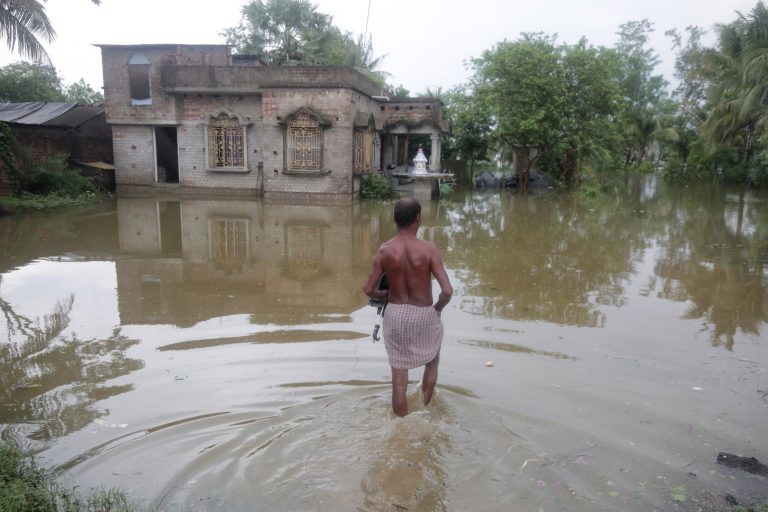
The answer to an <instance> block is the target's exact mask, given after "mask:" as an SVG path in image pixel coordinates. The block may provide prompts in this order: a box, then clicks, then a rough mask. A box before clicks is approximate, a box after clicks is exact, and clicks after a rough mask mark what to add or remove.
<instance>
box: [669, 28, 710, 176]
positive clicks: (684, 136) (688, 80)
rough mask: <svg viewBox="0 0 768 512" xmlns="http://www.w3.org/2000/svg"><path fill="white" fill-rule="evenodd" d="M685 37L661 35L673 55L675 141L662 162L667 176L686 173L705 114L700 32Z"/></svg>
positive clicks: (704, 53)
mask: <svg viewBox="0 0 768 512" xmlns="http://www.w3.org/2000/svg"><path fill="white" fill-rule="evenodd" d="M685 32H686V34H687V38H686V39H685V41H684V40H683V36H682V35H681V34H680V33H678V31H677V30H674V29H673V30H668V31H667V32H666V33H665V34H666V35H667V36H669V37H670V38H671V39H672V43H673V45H672V49H673V50H674V51H675V52H676V55H675V78H676V79H677V81H678V85H677V88H675V90H674V92H673V99H674V101H675V102H676V107H675V112H674V115H673V116H672V119H671V121H670V125H671V126H672V127H673V128H674V130H675V132H676V134H677V136H678V137H677V141H676V142H674V143H672V144H671V145H670V149H671V154H670V157H671V158H668V159H667V160H668V161H667V162H666V169H665V170H666V172H667V173H668V175H673V174H674V175H678V174H681V173H686V174H687V170H688V159H689V156H690V154H691V151H692V150H693V148H694V147H695V144H696V142H697V140H698V135H699V126H700V125H701V123H702V122H703V121H704V120H705V118H706V115H707V110H706V108H707V105H706V101H707V89H708V87H709V85H710V76H711V73H710V71H709V66H708V63H707V61H708V58H707V55H708V53H709V51H710V50H709V49H707V48H706V47H704V46H703V44H702V38H703V37H704V35H705V34H706V32H705V31H704V30H702V29H701V28H699V27H696V26H688V27H686V28H685Z"/></svg>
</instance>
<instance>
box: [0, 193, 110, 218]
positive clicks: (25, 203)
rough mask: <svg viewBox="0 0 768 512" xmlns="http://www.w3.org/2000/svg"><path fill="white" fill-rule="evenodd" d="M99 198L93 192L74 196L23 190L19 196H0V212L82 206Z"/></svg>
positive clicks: (99, 196)
mask: <svg viewBox="0 0 768 512" xmlns="http://www.w3.org/2000/svg"><path fill="white" fill-rule="evenodd" d="M100 199H101V194H99V193H94V192H83V193H82V194H79V195H77V196H74V197H71V196H66V195H61V194H58V193H52V194H48V195H38V194H30V193H28V192H24V193H22V194H21V195H19V196H10V197H0V214H1V213H16V212H20V211H24V210H45V209H51V208H61V207H64V206H83V205H87V204H93V203H96V202H98V201H99V200H100Z"/></svg>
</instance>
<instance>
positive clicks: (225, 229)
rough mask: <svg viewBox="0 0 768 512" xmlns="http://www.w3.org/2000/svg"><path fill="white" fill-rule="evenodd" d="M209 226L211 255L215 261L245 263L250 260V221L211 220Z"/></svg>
mask: <svg viewBox="0 0 768 512" xmlns="http://www.w3.org/2000/svg"><path fill="white" fill-rule="evenodd" d="M209 225H210V231H211V239H210V244H211V245H210V251H211V252H210V254H211V259H212V260H213V261H220V262H243V261H246V260H247V259H248V257H249V250H248V221H246V220H242V219H211V220H209Z"/></svg>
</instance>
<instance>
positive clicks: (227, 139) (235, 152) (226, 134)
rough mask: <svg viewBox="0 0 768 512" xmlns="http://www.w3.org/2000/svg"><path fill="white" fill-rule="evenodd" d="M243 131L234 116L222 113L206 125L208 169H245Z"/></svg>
mask: <svg viewBox="0 0 768 512" xmlns="http://www.w3.org/2000/svg"><path fill="white" fill-rule="evenodd" d="M244 148H245V140H244V130H243V126H242V125H241V124H240V121H239V120H238V119H237V117H235V116H230V115H227V114H226V113H224V112H222V113H220V114H219V115H218V116H216V117H214V118H213V119H211V122H210V124H209V125H208V167H209V168H211V169H222V168H233V167H234V168H243V167H245V149H244Z"/></svg>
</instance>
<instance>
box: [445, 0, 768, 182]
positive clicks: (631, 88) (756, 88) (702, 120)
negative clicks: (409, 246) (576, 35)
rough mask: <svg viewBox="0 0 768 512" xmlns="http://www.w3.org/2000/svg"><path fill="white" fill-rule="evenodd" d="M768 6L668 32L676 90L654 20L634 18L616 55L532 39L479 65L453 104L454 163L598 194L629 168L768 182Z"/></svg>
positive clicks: (502, 48)
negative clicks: (710, 41)
mask: <svg viewBox="0 0 768 512" xmlns="http://www.w3.org/2000/svg"><path fill="white" fill-rule="evenodd" d="M767 27H768V8H766V6H765V4H764V2H763V1H762V0H761V1H759V2H758V3H757V5H756V6H755V7H754V8H753V9H752V10H751V11H750V12H749V13H746V14H741V13H737V19H736V20H735V21H733V22H731V23H728V24H724V25H718V26H717V27H716V31H717V35H718V36H719V38H718V41H717V43H716V45H715V46H714V47H712V48H708V47H706V46H704V44H703V43H702V38H703V36H704V35H705V32H704V31H703V30H702V29H700V28H698V27H687V28H686V29H685V32H684V34H681V33H679V32H677V31H675V30H672V31H669V32H667V35H668V36H670V38H671V43H672V45H673V49H675V50H676V52H677V57H676V66H675V70H676V72H675V78H676V80H677V82H678V83H677V87H676V88H675V90H674V91H672V92H671V93H670V92H669V91H668V86H669V84H668V83H667V82H666V81H665V80H664V79H663V77H662V76H661V75H659V74H657V73H656V72H655V68H656V66H657V64H658V63H659V57H658V55H657V54H656V52H655V51H654V50H653V49H652V48H650V47H649V36H650V35H651V34H652V32H653V31H654V27H653V24H652V23H650V22H649V21H648V20H640V21H629V22H627V23H624V24H622V25H621V26H620V27H619V29H618V31H617V35H618V42H617V44H616V45H615V47H613V48H607V47H595V46H592V45H591V44H589V42H588V41H587V40H586V39H582V40H581V41H579V42H578V43H576V44H572V45H569V44H560V43H558V42H557V40H556V37H555V36H551V35H546V34H542V33H524V34H522V35H521V36H520V37H519V38H517V39H516V40H514V41H507V40H505V41H502V42H500V43H498V44H496V45H495V46H494V47H493V48H491V49H489V50H486V51H485V52H484V53H483V54H482V55H481V56H480V57H477V58H474V59H472V61H471V69H472V71H473V74H472V77H471V79H470V81H469V82H468V83H466V84H463V85H461V86H459V87H456V88H454V89H452V90H451V91H448V93H447V94H446V95H445V96H444V100H445V103H446V111H447V113H448V116H449V118H450V120H451V122H452V126H453V133H452V134H451V135H449V136H448V137H447V138H446V140H445V143H444V149H445V152H446V155H445V157H447V158H461V159H465V160H467V161H468V162H469V166H470V168H473V167H474V164H475V162H478V161H485V160H494V161H496V162H497V163H499V164H504V163H507V162H513V161H514V163H515V171H516V173H517V175H518V176H517V178H518V183H519V184H521V185H522V187H525V185H526V183H527V178H528V175H529V173H530V170H531V169H532V168H534V167H536V168H538V169H540V170H541V171H544V172H546V173H547V174H549V175H550V176H551V177H552V178H554V179H555V180H557V181H559V182H560V183H562V184H565V185H576V184H579V183H580V182H581V181H582V179H590V180H592V181H594V182H595V183H593V184H592V185H591V186H592V187H594V188H595V189H602V188H612V186H611V187H603V186H602V185H601V183H602V184H606V183H614V182H616V179H617V178H618V177H623V176H625V175H626V173H627V172H632V171H643V172H655V171H659V170H662V169H663V171H664V172H665V173H666V175H667V176H669V177H670V178H681V179H687V180H690V179H701V178H717V179H721V180H727V181H733V182H741V183H748V184H752V185H763V186H765V185H768V133H766V127H767V126H768V80H766V76H768V28H767Z"/></svg>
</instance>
